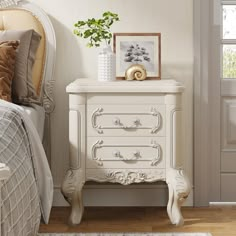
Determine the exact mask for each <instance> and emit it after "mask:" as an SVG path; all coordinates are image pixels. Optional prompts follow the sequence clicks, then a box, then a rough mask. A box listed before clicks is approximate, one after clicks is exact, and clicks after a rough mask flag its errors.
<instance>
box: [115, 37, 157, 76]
mask: <svg viewBox="0 0 236 236" xmlns="http://www.w3.org/2000/svg"><path fill="white" fill-rule="evenodd" d="M113 51H114V53H115V57H116V78H117V79H124V78H125V71H126V70H127V68H128V67H129V66H131V65H132V64H141V65H143V66H144V67H145V69H146V71H147V79H159V80H160V79H161V33H114V34H113Z"/></svg>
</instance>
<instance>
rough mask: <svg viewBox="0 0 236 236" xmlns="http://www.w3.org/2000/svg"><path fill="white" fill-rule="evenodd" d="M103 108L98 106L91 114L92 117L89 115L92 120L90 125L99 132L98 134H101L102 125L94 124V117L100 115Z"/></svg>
mask: <svg viewBox="0 0 236 236" xmlns="http://www.w3.org/2000/svg"><path fill="white" fill-rule="evenodd" d="M102 112H103V108H98V109H96V110H95V111H94V112H93V114H92V117H91V122H92V127H93V128H94V129H95V130H96V131H97V132H98V133H99V134H103V130H102V127H101V126H98V125H97V124H96V119H97V117H98V116H101V115H102V114H103V113H102Z"/></svg>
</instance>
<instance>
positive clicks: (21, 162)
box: [0, 100, 53, 236]
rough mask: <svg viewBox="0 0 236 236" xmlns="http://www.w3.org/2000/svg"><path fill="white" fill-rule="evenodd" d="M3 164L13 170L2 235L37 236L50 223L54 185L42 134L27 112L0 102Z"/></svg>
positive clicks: (6, 184) (5, 190)
mask: <svg viewBox="0 0 236 236" xmlns="http://www.w3.org/2000/svg"><path fill="white" fill-rule="evenodd" d="M0 163H5V164H6V165H7V166H8V167H9V168H10V170H11V176H10V178H9V179H8V180H6V181H3V184H2V187H1V198H2V202H1V232H0V235H1V236H5V235H17V236H26V235H36V232H37V230H38V227H39V224H40V216H41V214H42V217H43V219H44V221H45V222H46V223H48V220H49V214H50V210H51V206H52V197H53V182H52V176H51V172H50V169H49V166H48V163H47V158H46V156H45V153H44V150H43V147H42V144H41V141H40V138H39V135H38V133H37V130H36V128H35V127H34V125H33V123H32V121H31V120H30V118H29V117H28V115H27V114H26V113H25V111H24V109H23V108H22V107H20V106H18V105H15V104H12V103H9V102H6V101H4V100H0ZM40 211H41V213H40Z"/></svg>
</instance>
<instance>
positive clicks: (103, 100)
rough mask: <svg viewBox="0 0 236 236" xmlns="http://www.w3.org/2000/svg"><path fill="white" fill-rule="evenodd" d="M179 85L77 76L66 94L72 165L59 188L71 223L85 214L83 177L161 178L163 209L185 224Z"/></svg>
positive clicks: (185, 185)
mask: <svg viewBox="0 0 236 236" xmlns="http://www.w3.org/2000/svg"><path fill="white" fill-rule="evenodd" d="M183 90H184V87H183V86H182V84H180V83H178V82H176V81H174V80H155V81H154V80H152V81H150V80H147V81H114V82H98V81H96V80H91V79H77V80H76V81H74V82H73V83H71V84H70V85H68V86H67V88H66V91H67V93H69V109H70V112H69V142H70V169H69V170H68V172H67V174H66V176H65V180H64V182H63V184H62V192H63V194H64V196H65V198H66V200H67V201H68V202H69V203H70V204H71V206H72V211H71V215H70V219H69V221H70V223H71V224H79V223H80V221H81V218H82V215H83V202H82V188H83V185H84V183H85V182H86V181H88V180H93V181H97V182H112V183H120V184H123V185H128V184H132V183H141V182H155V181H165V182H166V183H167V184H168V188H169V202H168V206H167V212H168V215H169V218H170V220H171V222H172V223H173V224H176V225H181V224H183V217H182V215H181V212H180V207H181V205H182V203H183V201H184V200H185V199H186V198H187V196H188V194H189V192H190V184H189V181H188V178H186V176H185V175H184V172H183V170H181V169H179V168H180V167H181V166H182V163H181V160H182V158H181V146H182V145H181V140H182V135H181V94H182V92H183Z"/></svg>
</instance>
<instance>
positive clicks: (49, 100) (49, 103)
mask: <svg viewBox="0 0 236 236" xmlns="http://www.w3.org/2000/svg"><path fill="white" fill-rule="evenodd" d="M54 83H55V80H49V81H47V82H45V84H44V86H43V90H44V93H43V107H44V109H45V112H46V113H51V112H53V111H54V108H55V103H54V101H53V87H54Z"/></svg>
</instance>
